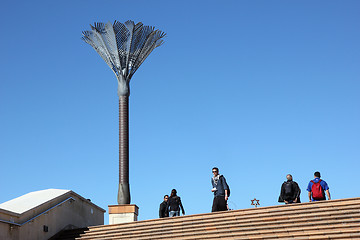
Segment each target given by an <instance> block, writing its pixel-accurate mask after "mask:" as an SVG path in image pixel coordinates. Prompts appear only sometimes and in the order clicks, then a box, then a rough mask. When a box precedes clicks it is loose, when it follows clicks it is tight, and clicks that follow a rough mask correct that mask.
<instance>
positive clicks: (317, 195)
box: [311, 179, 325, 200]
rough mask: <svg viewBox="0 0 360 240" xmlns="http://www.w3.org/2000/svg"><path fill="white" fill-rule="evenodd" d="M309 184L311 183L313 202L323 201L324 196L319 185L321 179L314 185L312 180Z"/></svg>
mask: <svg viewBox="0 0 360 240" xmlns="http://www.w3.org/2000/svg"><path fill="white" fill-rule="evenodd" d="M311 182H312V183H313V185H312V187H311V192H312V198H313V199H314V200H324V199H325V194H324V189H323V188H322V186H321V185H320V182H321V179H319V181H318V182H317V183H315V182H314V181H313V180H311Z"/></svg>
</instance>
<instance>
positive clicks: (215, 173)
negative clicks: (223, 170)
mask: <svg viewBox="0 0 360 240" xmlns="http://www.w3.org/2000/svg"><path fill="white" fill-rule="evenodd" d="M212 173H213V174H214V176H217V175H218V174H219V169H218V168H217V167H213V169H212Z"/></svg>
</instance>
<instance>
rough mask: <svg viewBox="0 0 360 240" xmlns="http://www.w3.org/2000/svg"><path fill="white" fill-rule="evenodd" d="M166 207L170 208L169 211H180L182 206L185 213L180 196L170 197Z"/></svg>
mask: <svg viewBox="0 0 360 240" xmlns="http://www.w3.org/2000/svg"><path fill="white" fill-rule="evenodd" d="M166 208H167V209H169V208H170V209H169V211H177V212H178V211H179V212H180V208H181V211H182V214H183V215H185V210H184V207H183V205H182V203H181V199H180V197H179V196H173V197H169V200H168V202H167V207H166Z"/></svg>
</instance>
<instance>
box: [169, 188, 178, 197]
mask: <svg viewBox="0 0 360 240" xmlns="http://www.w3.org/2000/svg"><path fill="white" fill-rule="evenodd" d="M176 193H177V191H176V189H173V190H171V194H170V197H174V196H176Z"/></svg>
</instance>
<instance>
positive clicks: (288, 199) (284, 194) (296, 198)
mask: <svg viewBox="0 0 360 240" xmlns="http://www.w3.org/2000/svg"><path fill="white" fill-rule="evenodd" d="M286 179H287V181H286V182H284V183H283V184H282V185H281V191H280V197H279V202H285V204H289V203H300V192H301V190H300V188H299V185H298V184H297V183H296V182H294V181H293V178H292V176H291V174H288V175H286Z"/></svg>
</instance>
